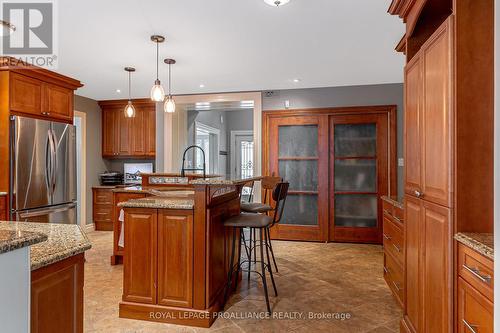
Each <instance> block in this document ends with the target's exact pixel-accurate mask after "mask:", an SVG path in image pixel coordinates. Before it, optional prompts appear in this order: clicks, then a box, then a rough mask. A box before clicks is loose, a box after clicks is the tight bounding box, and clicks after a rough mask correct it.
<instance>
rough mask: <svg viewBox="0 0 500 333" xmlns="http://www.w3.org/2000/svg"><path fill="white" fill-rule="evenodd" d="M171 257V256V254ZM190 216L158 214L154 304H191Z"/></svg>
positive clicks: (191, 219) (191, 243) (191, 251)
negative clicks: (155, 300) (156, 298)
mask: <svg viewBox="0 0 500 333" xmlns="http://www.w3.org/2000/svg"><path fill="white" fill-rule="evenodd" d="M174 254H175V255H174ZM192 284H193V215H186V214H185V213H182V212H181V213H179V212H175V211H168V210H160V211H159V214H158V304H159V305H166V306H179V307H191V306H192V304H193V288H191V285H192Z"/></svg>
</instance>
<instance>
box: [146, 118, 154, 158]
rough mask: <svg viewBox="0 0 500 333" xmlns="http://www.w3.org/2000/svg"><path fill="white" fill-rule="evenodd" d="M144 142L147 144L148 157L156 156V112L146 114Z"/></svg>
mask: <svg viewBox="0 0 500 333" xmlns="http://www.w3.org/2000/svg"><path fill="white" fill-rule="evenodd" d="M144 137H145V138H144V141H145V144H146V156H151V157H155V156H156V111H155V110H154V109H153V110H147V111H146V112H145V131H144Z"/></svg>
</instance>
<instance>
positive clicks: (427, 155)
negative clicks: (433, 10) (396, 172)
mask: <svg viewBox="0 0 500 333" xmlns="http://www.w3.org/2000/svg"><path fill="white" fill-rule="evenodd" d="M451 33H452V29H451V21H450V22H447V23H445V24H443V25H442V26H441V27H440V28H439V29H438V31H436V33H435V34H434V35H433V36H432V37H431V38H430V40H429V41H428V42H427V43H426V44H425V45H424V46H423V48H422V50H421V51H420V53H419V54H417V55H415V57H414V58H413V59H412V60H411V62H410V63H409V64H408V65H407V67H406V70H405V73H406V74H405V78H406V81H405V84H406V87H405V96H406V117H405V138H406V143H405V147H406V180H405V190H406V193H407V194H409V195H412V196H415V197H418V198H424V199H425V200H427V201H430V202H434V203H437V204H441V205H443V206H447V207H450V206H451V191H452V173H451V168H452V118H451V97H452V92H451V89H452V79H451V66H452V59H451V57H452V53H451V49H452V37H451Z"/></svg>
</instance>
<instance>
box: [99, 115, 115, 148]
mask: <svg viewBox="0 0 500 333" xmlns="http://www.w3.org/2000/svg"><path fill="white" fill-rule="evenodd" d="M115 115H116V112H115V111H114V110H103V111H102V156H103V157H113V156H115V155H116V153H117V149H116V142H115V140H116V137H117V136H116V131H117V127H118V126H117V121H116V119H115V118H116V117H115Z"/></svg>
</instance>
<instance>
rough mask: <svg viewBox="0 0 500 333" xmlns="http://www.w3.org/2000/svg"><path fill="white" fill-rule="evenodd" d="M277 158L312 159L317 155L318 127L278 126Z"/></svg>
mask: <svg viewBox="0 0 500 333" xmlns="http://www.w3.org/2000/svg"><path fill="white" fill-rule="evenodd" d="M278 131H279V132H278V136H279V157H314V156H317V154H318V126H317V125H293V126H280V127H279V128H278Z"/></svg>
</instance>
